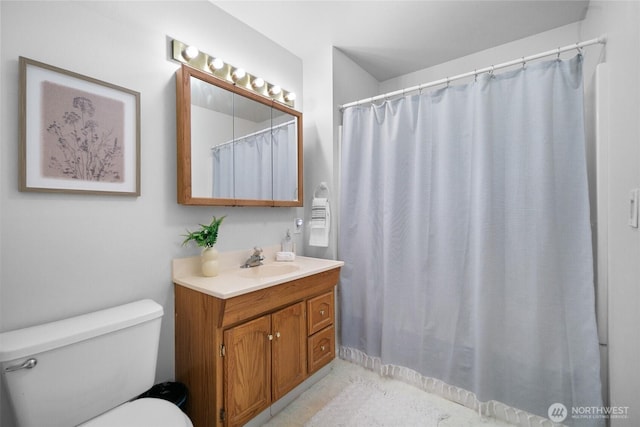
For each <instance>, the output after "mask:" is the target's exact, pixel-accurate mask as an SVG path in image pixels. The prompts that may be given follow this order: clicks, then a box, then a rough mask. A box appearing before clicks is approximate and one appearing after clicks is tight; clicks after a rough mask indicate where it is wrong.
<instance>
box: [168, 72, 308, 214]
mask: <svg viewBox="0 0 640 427" xmlns="http://www.w3.org/2000/svg"><path fill="white" fill-rule="evenodd" d="M191 77H195V78H197V79H199V80H202V81H204V82H206V83H209V84H212V85H214V86H217V87H219V88H222V89H225V90H228V91H229V92H232V93H234V94H236V95H240V96H243V97H245V98H249V99H251V100H253V101H256V102H259V103H261V104H264V105H266V106H269V107H271V108H275V109H276V110H279V111H282V112H284V113H286V114H290V115H292V116H295V117H296V119H297V133H298V135H297V137H298V153H297V154H298V199H297V200H266V199H265V200H251V199H235V198H234V199H218V198H213V197H193V196H192V184H191ZM176 115H177V117H176V118H177V138H178V140H177V148H178V150H177V163H178V203H179V204H182V205H194V206H281V207H300V206H302V205H303V200H304V198H303V187H302V175H303V169H302V159H303V152H302V113H301V112H299V111H296V110H294V109H292V108H290V107H288V106H286V105H283V104H280V103H279V102H276V101H273V100H270V99H267V98H264V97H262V96H260V95H258V94H256V93H253V92H251V91H249V90H246V89H243V88H242V87H239V86H236V85H234V84H231V83H228V82H226V81H224V80H221V79H218V78H216V77H214V76H212V75H210V74H207V73H205V72H203V71H200V70H197V69H195V68H192V67H190V66H188V65H185V64H182V67H181V68H180V69H178V71H177V72H176Z"/></svg>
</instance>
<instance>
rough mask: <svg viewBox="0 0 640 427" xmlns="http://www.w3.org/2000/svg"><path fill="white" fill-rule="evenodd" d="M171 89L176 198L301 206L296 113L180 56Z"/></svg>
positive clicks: (196, 201)
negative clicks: (175, 140)
mask: <svg viewBox="0 0 640 427" xmlns="http://www.w3.org/2000/svg"><path fill="white" fill-rule="evenodd" d="M176 89H177V90H176V94H177V97H176V103H177V105H176V111H177V124H178V129H177V130H178V132H177V133H178V203H180V204H185V205H226V206H302V201H303V198H302V113H300V112H298V111H296V110H294V109H292V108H289V107H288V106H286V105H282V104H280V103H278V102H275V101H272V100H270V99H267V98H264V97H262V96H260V95H258V94H255V93H253V92H251V91H249V90H246V89H244V88H242V87H239V86H236V85H233V84H231V83H228V82H226V81H224V80H220V79H218V78H216V77H213V76H211V75H209V74H207V73H204V72H202V71H199V70H196V69H194V68H191V67H189V66H187V65H184V64H183V65H182V67H181V68H180V69H179V70H178V72H177V73H176Z"/></svg>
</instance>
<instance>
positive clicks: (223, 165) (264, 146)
mask: <svg viewBox="0 0 640 427" xmlns="http://www.w3.org/2000/svg"><path fill="white" fill-rule="evenodd" d="M296 129H297V128H296V122H294V121H292V122H289V123H283V124H281V125H279V126H274V127H273V128H268V129H265V130H264V131H260V132H256V133H253V134H251V135H248V136H244V137H241V138H238V139H236V140H233V141H229V142H226V143H223V144H220V145H217V146H215V147H213V148H212V153H213V156H212V162H213V165H212V169H213V177H212V179H213V185H212V188H213V191H212V193H213V197H219V198H228V199H234V198H235V199H266V200H270V199H273V200H295V199H296V198H297V191H298V181H297V176H298V175H297V164H298V162H297V153H298V145H297V133H296Z"/></svg>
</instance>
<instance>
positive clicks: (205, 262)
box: [200, 248, 219, 277]
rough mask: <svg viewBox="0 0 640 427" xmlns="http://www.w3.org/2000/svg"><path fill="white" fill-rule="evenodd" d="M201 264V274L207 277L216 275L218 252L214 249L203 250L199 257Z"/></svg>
mask: <svg viewBox="0 0 640 427" xmlns="http://www.w3.org/2000/svg"><path fill="white" fill-rule="evenodd" d="M200 258H201V262H202V274H203V275H204V276H207V277H214V276H217V275H218V269H219V266H218V250H217V249H216V248H204V249H202V254H201V255H200Z"/></svg>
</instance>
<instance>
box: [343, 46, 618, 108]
mask: <svg viewBox="0 0 640 427" xmlns="http://www.w3.org/2000/svg"><path fill="white" fill-rule="evenodd" d="M606 42H607V38H606V36H600V37H598V38H595V39H591V40H586V41H583V42H578V43H575V44H571V45H568V46H565V47H558V48H556V49H553V50H548V51H546V52H542V53H538V54H535V55H531V56H526V57H525V56H523V57H522V58H518V59H514V60H512V61H508V62H503V63H501V64H497V65H492V66H490V67H485V68H480V69H478V70H473V71H469V72H467V73H463V74H458V75H456V76H453V77H446V78H444V79H440V80H434V81H432V82H429V83H423V84H420V85H417V86H412V87H410V88H406V89H400V90H396V91H393V92H388V93H383V94H382V95H376V96H373V97H371V98H364V99H361V100H359V101H354V102H349V103H347V104H343V105H341V106H340V111H343V110H344V109H345V108H349V107H354V106H356V105H360V104H367V103H370V102H374V101H378V100H380V99H387V98H391V97H394V96H397V95H405V94H406V93H408V92H413V91H416V90H422V89H425V88H428V87H433V86H438V85H441V84H447V85H448V84H449V83H451V82H452V81H454V80H459V79H463V78H465V77H471V76H476V77H477V76H478V74H482V73H493V72H494V71H495V70H499V69H501V68H506V67H511V66H513V65H517V64H522V65H524V64H526V63H527V62H529V61H533V60H535V59H540V58H544V57H545V56H551V55H558V57H559V56H560V54H561V53H563V52H567V51H569V50H573V49H577V50H578V51H581V50H582V48H583V47H586V46H591V45H594V44H606Z"/></svg>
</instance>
